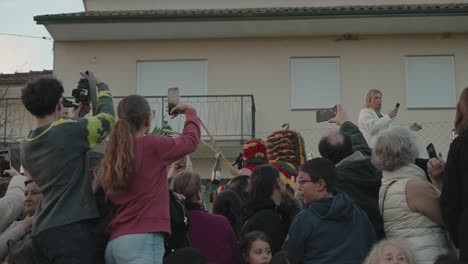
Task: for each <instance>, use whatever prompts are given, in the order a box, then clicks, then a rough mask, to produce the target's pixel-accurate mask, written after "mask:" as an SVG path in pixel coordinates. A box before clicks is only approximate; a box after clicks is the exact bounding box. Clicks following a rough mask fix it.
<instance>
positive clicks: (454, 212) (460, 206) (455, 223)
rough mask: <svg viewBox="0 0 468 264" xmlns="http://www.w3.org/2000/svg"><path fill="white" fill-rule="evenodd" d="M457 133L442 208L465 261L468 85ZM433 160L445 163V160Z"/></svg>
mask: <svg viewBox="0 0 468 264" xmlns="http://www.w3.org/2000/svg"><path fill="white" fill-rule="evenodd" d="M455 132H456V134H457V135H458V137H456V138H455V139H454V140H453V142H452V144H451V145H450V149H449V153H448V157H447V163H446V164H445V173H444V176H443V185H442V195H441V197H440V203H441V205H440V207H441V211H442V217H443V219H444V222H445V224H446V225H447V228H448V230H449V233H450V238H451V240H452V242H453V243H454V244H455V245H456V246H457V247H458V248H459V249H460V260H461V261H462V262H463V263H464V262H468V225H467V223H468V88H465V89H464V90H463V92H462V93H461V95H460V99H459V101H458V104H457V109H456V114H455ZM431 162H436V164H437V163H439V164H441V166H443V161H442V160H439V161H437V160H431ZM431 162H430V165H431ZM432 164H434V163H432ZM436 166H437V165H436ZM441 181H442V179H441Z"/></svg>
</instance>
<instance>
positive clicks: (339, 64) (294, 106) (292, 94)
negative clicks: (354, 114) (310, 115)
mask: <svg viewBox="0 0 468 264" xmlns="http://www.w3.org/2000/svg"><path fill="white" fill-rule="evenodd" d="M296 59H299V60H300V59H337V60H338V69H337V77H338V91H337V94H336V102H334V103H332V104H331V105H328V104H323V105H309V106H296V105H295V104H296V103H297V102H295V93H296V92H298V91H296V87H295V78H294V60H296ZM290 69H291V73H290V74H291V105H290V108H291V110H292V111H300V110H318V109H322V108H329V107H333V106H334V105H335V104H338V103H339V102H340V100H341V57H339V56H310V57H309V56H307V57H290Z"/></svg>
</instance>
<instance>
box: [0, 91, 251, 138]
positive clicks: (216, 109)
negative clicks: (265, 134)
mask: <svg viewBox="0 0 468 264" xmlns="http://www.w3.org/2000/svg"><path fill="white" fill-rule="evenodd" d="M122 98H123V96H116V97H114V104H115V109H116V110H117V105H118V103H119V102H120V100H122ZM145 98H146V99H147V100H148V103H149V104H150V107H151V109H152V110H155V111H156V115H155V117H154V119H153V128H154V127H161V125H162V124H163V121H168V123H169V125H170V126H171V128H172V129H173V130H174V131H176V132H182V129H183V126H184V121H185V119H184V117H183V116H179V117H177V118H174V119H171V118H170V116H169V115H168V113H167V98H166V97H164V96H146V97H145ZM182 100H184V101H185V102H187V103H189V104H191V105H192V106H193V107H194V108H195V109H196V110H197V113H198V116H199V117H200V119H201V120H202V122H203V123H204V124H205V125H206V127H207V128H208V130H209V131H210V133H211V134H212V135H213V137H214V138H215V139H216V140H221V141H222V140H240V141H241V142H243V141H245V140H249V139H252V138H255V112H256V110H255V101H254V97H253V95H203V96H183V97H182ZM116 113H117V112H116ZM34 122H35V120H34V118H33V117H32V116H31V114H29V112H28V111H27V110H26V109H25V108H24V106H23V104H22V103H21V100H20V99H19V98H3V99H0V137H1V140H2V142H18V141H20V140H22V139H23V138H24V137H25V136H26V135H27V133H28V132H29V131H30V130H31V129H33V128H34V125H35V123H34ZM202 138H203V139H205V140H208V139H209V137H208V135H207V134H206V133H205V132H204V131H202Z"/></svg>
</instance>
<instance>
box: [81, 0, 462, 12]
mask: <svg viewBox="0 0 468 264" xmlns="http://www.w3.org/2000/svg"><path fill="white" fill-rule="evenodd" d="M466 2H467V1H466V0H197V1H195V0H137V1H127V0H84V4H85V9H86V10H87V11H104V10H147V9H216V8H262V7H294V6H297V7H306V6H307V7H310V6H317V7H319V6H352V5H366V6H367V5H399V4H404V5H409V4H444V3H466Z"/></svg>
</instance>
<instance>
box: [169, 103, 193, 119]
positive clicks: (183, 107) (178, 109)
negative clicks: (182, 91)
mask: <svg viewBox="0 0 468 264" xmlns="http://www.w3.org/2000/svg"><path fill="white" fill-rule="evenodd" d="M191 108H192V106H191V105H189V104H187V103H184V102H179V103H178V104H177V105H176V106H174V107H173V108H172V109H171V113H170V114H171V115H173V118H174V117H176V116H177V115H178V114H184V113H185V111H187V110H188V109H191Z"/></svg>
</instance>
